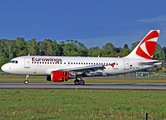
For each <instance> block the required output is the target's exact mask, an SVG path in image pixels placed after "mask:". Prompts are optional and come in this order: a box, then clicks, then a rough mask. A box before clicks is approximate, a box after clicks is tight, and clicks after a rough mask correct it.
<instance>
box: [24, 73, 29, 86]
mask: <svg viewBox="0 0 166 120" xmlns="http://www.w3.org/2000/svg"><path fill="white" fill-rule="evenodd" d="M28 78H29V75H26V78H25V81H24V83H25V84H26V85H27V84H28V83H29V81H28Z"/></svg>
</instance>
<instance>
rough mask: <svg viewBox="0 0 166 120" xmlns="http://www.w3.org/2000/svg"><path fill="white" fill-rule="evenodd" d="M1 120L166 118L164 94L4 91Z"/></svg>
mask: <svg viewBox="0 0 166 120" xmlns="http://www.w3.org/2000/svg"><path fill="white" fill-rule="evenodd" d="M0 105H1V107H0V119H2V120H4V119H17V120H18V119H28V120H41V119H60V120H62V119H68V120H73V119H85V120H87V119H127V120H128V119H130V120H133V119H137V120H139V119H140V120H142V119H145V113H148V114H149V119H150V120H151V119H154V120H155V119H159V120H163V119H165V118H166V114H165V113H166V92H165V91H134V90H31V89H24V90H22V89H12V90H10V89H9V90H8V89H1V90H0Z"/></svg>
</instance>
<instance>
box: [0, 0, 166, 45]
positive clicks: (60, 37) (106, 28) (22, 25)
mask: <svg viewBox="0 0 166 120" xmlns="http://www.w3.org/2000/svg"><path fill="white" fill-rule="evenodd" d="M165 7H166V1H165V0H137V1H136V0H0V39H2V38H5V39H10V40H13V39H16V38H17V37H24V38H25V40H30V39H32V38H36V39H37V41H43V40H44V39H46V38H49V39H55V40H56V41H57V42H58V43H59V42H61V41H64V40H71V39H72V40H78V41H79V42H81V43H83V44H84V45H85V46H86V47H87V48H90V47H96V46H99V47H100V48H101V47H102V46H104V45H105V44H106V43H112V44H113V45H114V46H115V47H123V46H124V44H128V46H129V47H131V45H132V43H134V42H136V41H141V40H142V38H143V37H144V36H145V35H146V34H147V33H148V32H149V30H151V29H159V30H161V32H160V36H159V41H158V43H159V44H160V45H161V46H166V8H165Z"/></svg>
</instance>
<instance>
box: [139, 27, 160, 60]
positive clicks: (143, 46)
mask: <svg viewBox="0 0 166 120" xmlns="http://www.w3.org/2000/svg"><path fill="white" fill-rule="evenodd" d="M158 36H159V33H158V31H156V30H154V31H152V32H150V33H149V34H148V35H147V36H146V37H145V38H144V39H143V40H142V42H141V43H140V44H139V46H138V48H137V51H136V54H137V55H139V56H140V57H143V58H146V59H152V58H153V54H154V51H155V47H156V44H157V38H158Z"/></svg>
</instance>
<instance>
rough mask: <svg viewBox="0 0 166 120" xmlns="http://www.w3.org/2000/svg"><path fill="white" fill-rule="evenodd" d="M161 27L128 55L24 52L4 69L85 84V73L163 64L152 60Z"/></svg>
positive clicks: (108, 73) (112, 72) (111, 72)
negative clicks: (31, 54) (85, 55)
mask: <svg viewBox="0 0 166 120" xmlns="http://www.w3.org/2000/svg"><path fill="white" fill-rule="evenodd" d="M159 32H160V30H150V31H149V33H148V34H147V35H146V36H145V37H144V38H143V40H142V41H141V42H140V43H139V44H138V45H137V46H136V47H135V49H134V50H133V51H132V52H131V53H130V54H129V55H128V56H126V57H122V58H120V57H118V58H115V57H65V56H22V57H16V58H13V59H12V60H11V61H9V63H6V64H4V65H3V66H2V67H1V69H2V70H3V71H4V72H6V73H11V74H21V75H26V80H25V82H24V83H25V84H28V83H29V81H28V78H29V75H38V76H46V80H47V81H52V82H64V81H68V80H69V79H75V81H74V84H75V85H84V84H85V81H84V80H83V79H82V78H83V77H92V76H112V75H117V74H123V73H128V72H134V71H138V70H143V69H147V68H151V67H155V66H158V65H160V64H161V63H162V62H161V61H159V60H152V58H153V54H154V51H155V47H156V44H157V40H158V36H159Z"/></svg>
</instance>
